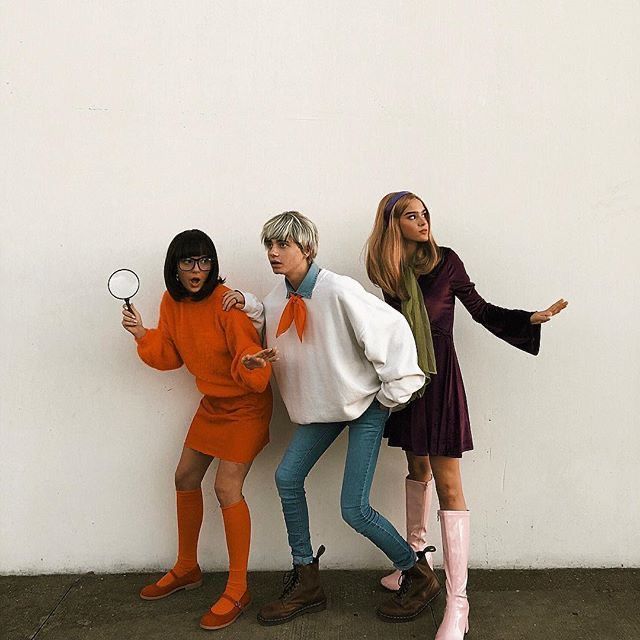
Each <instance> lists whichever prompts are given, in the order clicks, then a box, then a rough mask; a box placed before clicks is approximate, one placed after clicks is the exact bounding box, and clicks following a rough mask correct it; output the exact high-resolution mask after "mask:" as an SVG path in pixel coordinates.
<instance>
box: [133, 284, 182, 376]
mask: <svg viewBox="0 0 640 640" xmlns="http://www.w3.org/2000/svg"><path fill="white" fill-rule="evenodd" d="M169 324H170V320H169V310H168V301H167V294H166V293H165V294H164V296H163V297H162V302H161V303H160V319H159V320H158V328H157V329H147V332H146V333H145V334H144V336H142V338H136V342H137V343H138V355H139V356H140V359H141V360H142V361H143V362H145V363H146V364H148V365H149V366H150V367H153V368H154V369H160V370H161V371H168V370H170V369H179V368H180V367H181V366H182V358H181V357H180V353H178V349H177V348H176V345H175V344H174V342H173V340H172V339H171V334H170V331H169Z"/></svg>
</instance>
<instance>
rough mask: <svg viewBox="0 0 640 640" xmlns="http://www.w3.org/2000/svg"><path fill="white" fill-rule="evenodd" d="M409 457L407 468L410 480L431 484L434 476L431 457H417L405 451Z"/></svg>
mask: <svg viewBox="0 0 640 640" xmlns="http://www.w3.org/2000/svg"><path fill="white" fill-rule="evenodd" d="M405 454H406V456H407V468H408V470H409V475H408V476H407V477H408V478H409V480H417V481H418V482H429V480H431V476H432V470H431V462H430V461H429V456H417V455H415V454H413V453H411V452H410V451H405Z"/></svg>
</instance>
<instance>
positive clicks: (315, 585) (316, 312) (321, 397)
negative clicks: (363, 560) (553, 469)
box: [223, 211, 440, 625]
mask: <svg viewBox="0 0 640 640" xmlns="http://www.w3.org/2000/svg"><path fill="white" fill-rule="evenodd" d="M262 242H263V244H264V246H265V248H266V250H267V257H268V259H269V263H270V265H271V268H272V270H273V272H274V273H276V274H280V275H283V276H284V278H282V280H281V281H280V282H279V283H278V284H277V285H276V287H275V288H274V289H273V290H272V291H271V293H269V294H268V295H267V296H266V298H265V299H264V302H263V303H261V302H260V301H259V300H258V299H257V298H256V297H255V296H254V295H252V294H250V293H248V292H241V291H229V292H227V293H226V294H225V297H224V298H223V306H224V308H225V309H227V310H228V309H231V308H234V307H237V308H241V309H244V311H245V312H246V313H247V314H248V315H249V317H250V318H251V319H252V320H253V321H254V323H255V324H256V325H257V327H258V329H264V336H265V346H266V347H267V348H268V349H269V350H272V351H271V352H270V353H273V352H274V351H273V350H277V351H278V353H279V354H280V358H279V361H278V362H276V363H275V364H274V367H273V372H274V375H275V377H276V381H277V383H278V387H279V389H280V393H281V395H282V399H283V401H284V404H285V406H286V408H287V411H288V413H289V417H290V418H291V421H292V422H294V423H296V424H297V425H299V426H298V428H297V429H296V431H295V433H294V435H293V438H292V439H291V442H290V443H289V446H288V447H287V450H286V451H285V453H284V455H283V458H282V461H281V462H280V464H279V466H278V469H277V471H276V476H275V479H276V485H277V488H278V493H279V495H280V499H281V502H282V510H283V512H284V518H285V522H286V526H287V533H288V538H289V545H290V547H291V553H292V556H293V569H292V570H291V571H290V572H289V573H288V574H287V579H286V583H285V588H284V590H283V592H282V594H281V596H280V598H279V599H278V600H276V601H274V602H271V603H269V604H267V605H265V606H264V607H262V609H261V610H260V613H259V614H258V621H259V622H261V623H262V624H266V625H274V624H281V623H284V622H288V621H289V620H291V619H293V618H294V617H296V616H298V615H301V614H304V613H313V612H316V611H321V610H323V609H324V608H325V607H326V597H325V595H324V592H323V589H322V587H321V585H320V581H319V574H318V567H319V564H318V559H319V557H320V555H322V553H323V552H324V547H323V546H320V548H319V550H318V553H317V555H316V556H315V557H314V555H313V551H312V546H311V537H310V533H309V515H308V510H307V501H306V497H305V490H304V481H305V478H306V476H307V475H308V473H309V472H310V471H311V469H312V468H313V466H314V465H315V463H316V462H317V461H318V460H319V458H320V457H321V456H322V454H323V453H324V452H325V451H326V450H327V448H328V447H329V446H330V445H331V443H332V442H333V441H334V440H335V439H336V438H337V437H338V435H339V434H340V433H341V432H342V430H343V429H345V428H346V427H348V428H349V444H348V450H347V458H346V463H345V470H344V479H343V484H342V493H341V498H340V505H341V510H342V517H343V518H344V520H345V521H346V522H347V523H348V524H349V525H350V526H351V527H353V528H354V529H355V530H356V531H357V532H359V533H361V534H362V535H364V536H365V537H367V538H369V540H371V541H372V542H373V543H374V544H375V545H376V546H377V547H378V548H379V549H381V550H382V551H383V552H384V553H385V554H386V555H387V557H388V558H389V559H390V560H391V562H392V563H393V564H394V566H395V567H396V568H397V569H398V570H400V571H401V572H403V575H406V576H407V577H408V579H407V580H403V583H402V584H403V585H405V586H404V588H403V590H402V593H400V592H399V593H398V594H396V595H395V596H394V597H393V598H392V600H391V601H390V602H388V603H385V604H383V605H381V606H380V607H379V608H378V610H377V613H378V615H379V616H380V617H381V618H382V619H384V620H388V621H396V618H397V617H398V616H400V617H402V618H403V619H404V618H406V619H410V618H411V617H415V616H417V615H418V614H419V613H420V612H421V611H422V610H423V609H424V608H425V607H426V606H427V604H428V603H429V602H430V600H432V599H433V598H434V597H435V596H436V595H437V594H438V593H439V591H440V586H439V585H438V582H437V580H436V578H435V575H434V574H433V571H432V570H431V568H430V567H429V564H428V563H427V562H426V559H425V557H424V552H423V551H419V552H418V553H417V554H416V552H415V551H414V550H413V549H412V548H411V546H410V545H409V544H408V543H407V542H406V540H405V539H404V538H403V536H401V535H400V534H399V533H398V531H397V530H396V529H395V528H394V527H393V525H392V524H391V523H390V522H389V521H388V520H387V519H386V518H385V517H384V516H382V515H381V514H380V513H378V512H377V511H375V510H374V509H373V508H372V507H371V505H370V504H369V493H370V490H371V483H372V481H373V475H374V472H375V468H376V463H377V459H378V453H379V450H380V443H381V439H382V434H383V431H384V425H385V422H386V420H387V418H388V417H389V414H390V413H391V410H392V409H393V408H395V407H398V406H400V405H403V404H405V403H407V402H408V401H409V400H410V399H411V398H412V396H413V394H414V393H416V392H417V391H419V390H420V389H422V387H423V386H424V384H425V375H424V373H423V371H422V370H421V369H420V367H419V366H418V360H417V354H416V347H415V341H414V338H413V334H412V332H411V329H410V328H409V325H408V323H407V321H406V320H405V318H404V317H403V316H402V315H401V314H400V313H398V312H397V311H396V310H394V309H392V308H391V307H390V306H389V305H387V304H385V303H384V302H383V301H382V300H380V299H379V298H377V297H376V296H374V295H372V294H370V293H368V292H367V291H365V289H364V288H363V287H362V285H360V283H358V282H357V281H355V280H353V279H352V278H349V277H347V276H342V275H338V274H336V273H333V272H331V271H329V270H327V269H323V268H320V267H319V266H318V265H317V264H316V263H315V262H314V258H315V257H316V254H317V250H318V232H317V229H316V226H315V225H314V223H313V222H312V221H311V220H309V219H308V218H307V217H305V216H303V215H302V214H300V213H298V212H295V211H288V212H285V213H282V214H280V215H277V216H275V217H273V218H271V219H270V220H269V221H267V222H266V224H265V225H264V228H263V230H262ZM264 353H265V352H260V353H258V354H256V355H255V356H251V355H250V356H245V357H244V358H243V363H244V365H245V366H246V367H248V368H256V367H259V366H264V365H265V364H266V362H265V360H264ZM407 615H408V616H409V617H408V618H407Z"/></svg>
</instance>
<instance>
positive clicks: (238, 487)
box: [213, 478, 242, 507]
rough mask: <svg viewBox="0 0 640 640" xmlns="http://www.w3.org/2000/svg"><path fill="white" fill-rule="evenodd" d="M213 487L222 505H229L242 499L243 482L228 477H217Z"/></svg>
mask: <svg viewBox="0 0 640 640" xmlns="http://www.w3.org/2000/svg"><path fill="white" fill-rule="evenodd" d="M213 489H214V491H215V492H216V498H218V502H219V503H220V505H221V506H223V507H227V506H229V505H231V504H234V503H236V502H238V500H241V499H242V484H238V483H237V482H233V481H230V480H229V479H228V478H216V481H215V484H214V485H213Z"/></svg>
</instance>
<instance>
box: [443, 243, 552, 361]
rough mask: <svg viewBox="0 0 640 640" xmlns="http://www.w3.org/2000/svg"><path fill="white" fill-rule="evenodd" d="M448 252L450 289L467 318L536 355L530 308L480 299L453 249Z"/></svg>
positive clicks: (537, 340) (536, 336) (536, 333)
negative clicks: (467, 315)
mask: <svg viewBox="0 0 640 640" xmlns="http://www.w3.org/2000/svg"><path fill="white" fill-rule="evenodd" d="M449 251H450V257H449V260H448V261H447V264H448V269H449V281H450V282H451V290H452V291H453V293H454V295H455V296H456V297H457V298H458V300H460V302H462V304H463V305H464V306H465V307H466V309H467V311H468V312H469V313H470V314H471V317H472V318H473V319H474V320H475V321H476V322H478V323H479V324H481V325H482V326H483V327H484V328H485V329H487V330H488V331H490V332H491V333H493V335H494V336H497V337H498V338H500V339H501V340H504V341H505V342H507V343H508V344H510V345H512V346H514V347H517V348H518V349H522V351H526V352H527V353H530V354H532V355H538V352H539V351H540V333H541V329H540V325H539V324H531V320H530V318H531V314H532V313H533V311H522V310H521V309H504V308H503V307H497V306H496V305H493V304H490V303H489V302H487V301H486V300H484V298H482V296H481V295H480V294H479V293H478V292H477V291H476V285H475V284H474V283H473V282H471V279H470V278H469V276H468V275H467V272H466V270H465V268H464V264H463V262H462V260H461V259H460V258H459V257H458V254H456V253H455V251H453V250H449Z"/></svg>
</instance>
